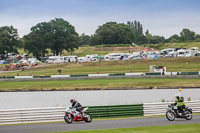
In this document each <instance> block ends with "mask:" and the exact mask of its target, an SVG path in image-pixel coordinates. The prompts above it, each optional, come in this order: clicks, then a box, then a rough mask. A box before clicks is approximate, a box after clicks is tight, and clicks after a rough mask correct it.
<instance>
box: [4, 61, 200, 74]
mask: <svg viewBox="0 0 200 133" xmlns="http://www.w3.org/2000/svg"><path fill="white" fill-rule="evenodd" d="M149 65H163V66H166V67H167V71H170V72H198V71H200V58H199V57H193V58H176V59H157V60H137V61H135V60H132V61H108V62H106V61H104V62H90V63H69V64H45V65H39V66H38V67H34V68H32V69H29V70H25V71H17V72H6V73H0V77H1V76H3V75H5V76H16V75H21V76H25V75H32V76H41V75H47V76H49V75H56V74H58V73H57V70H58V69H60V70H61V71H62V73H61V74H62V75H79V74H91V73H92V74H96V73H129V72H149Z"/></svg>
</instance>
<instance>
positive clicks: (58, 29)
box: [49, 18, 78, 55]
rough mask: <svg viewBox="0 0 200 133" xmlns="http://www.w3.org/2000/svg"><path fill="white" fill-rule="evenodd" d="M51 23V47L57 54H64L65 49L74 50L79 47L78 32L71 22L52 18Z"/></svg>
mask: <svg viewBox="0 0 200 133" xmlns="http://www.w3.org/2000/svg"><path fill="white" fill-rule="evenodd" d="M49 24H50V26H51V33H50V36H51V39H50V40H51V43H50V44H51V45H50V49H51V50H52V52H53V53H54V54H55V55H59V54H62V51H63V50H66V51H68V52H72V51H74V49H75V48H78V33H76V31H75V29H74V27H73V26H72V25H70V24H69V22H67V21H65V20H64V19H61V18H60V19H58V18H56V19H55V20H51V21H50V23H49Z"/></svg>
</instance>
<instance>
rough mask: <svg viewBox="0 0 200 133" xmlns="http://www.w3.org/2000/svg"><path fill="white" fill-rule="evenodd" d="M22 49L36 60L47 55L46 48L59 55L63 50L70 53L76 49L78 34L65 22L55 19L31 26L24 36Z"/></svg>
mask: <svg viewBox="0 0 200 133" xmlns="http://www.w3.org/2000/svg"><path fill="white" fill-rule="evenodd" d="M24 47H25V49H26V50H27V51H28V52H29V53H33V55H34V56H36V57H37V58H39V56H40V55H41V56H43V55H44V54H45V53H47V49H48V48H49V49H51V51H52V52H53V54H54V55H59V54H62V51H63V50H66V51H69V52H71V51H74V49H75V48H78V34H77V33H76V32H75V29H74V27H73V26H72V25H70V24H69V23H68V22H67V21H65V20H63V19H61V18H60V19H57V18H56V19H54V20H51V21H50V22H42V23H39V24H37V25H36V26H33V27H32V28H31V33H30V34H28V35H27V36H24Z"/></svg>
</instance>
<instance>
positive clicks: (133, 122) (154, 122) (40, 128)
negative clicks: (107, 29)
mask: <svg viewBox="0 0 200 133" xmlns="http://www.w3.org/2000/svg"><path fill="white" fill-rule="evenodd" d="M197 123H200V115H195V116H193V119H192V120H190V121H188V120H185V119H176V120H175V121H172V122H171V121H168V120H167V119H166V118H165V117H157V118H135V119H115V120H97V121H93V122H92V123H85V122H75V123H72V124H65V123H51V124H32V125H11V126H0V133H40V132H58V131H78V130H94V129H113V128H131V127H146V126H162V125H178V124H197Z"/></svg>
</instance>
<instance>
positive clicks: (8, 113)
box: [0, 104, 143, 125]
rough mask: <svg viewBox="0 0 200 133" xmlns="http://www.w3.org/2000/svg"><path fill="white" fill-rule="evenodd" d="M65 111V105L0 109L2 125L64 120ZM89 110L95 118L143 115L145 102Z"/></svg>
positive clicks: (94, 107)
mask: <svg viewBox="0 0 200 133" xmlns="http://www.w3.org/2000/svg"><path fill="white" fill-rule="evenodd" d="M64 112H65V108H64V107H52V108H33V109H14V110H0V125H1V124H21V123H35V122H54V121H63V120H64V119H63V117H64ZM88 112H89V113H91V115H92V117H93V118H111V117H119V116H143V104H138V105H137V104H136V105H116V106H91V107H89V109H88Z"/></svg>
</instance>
